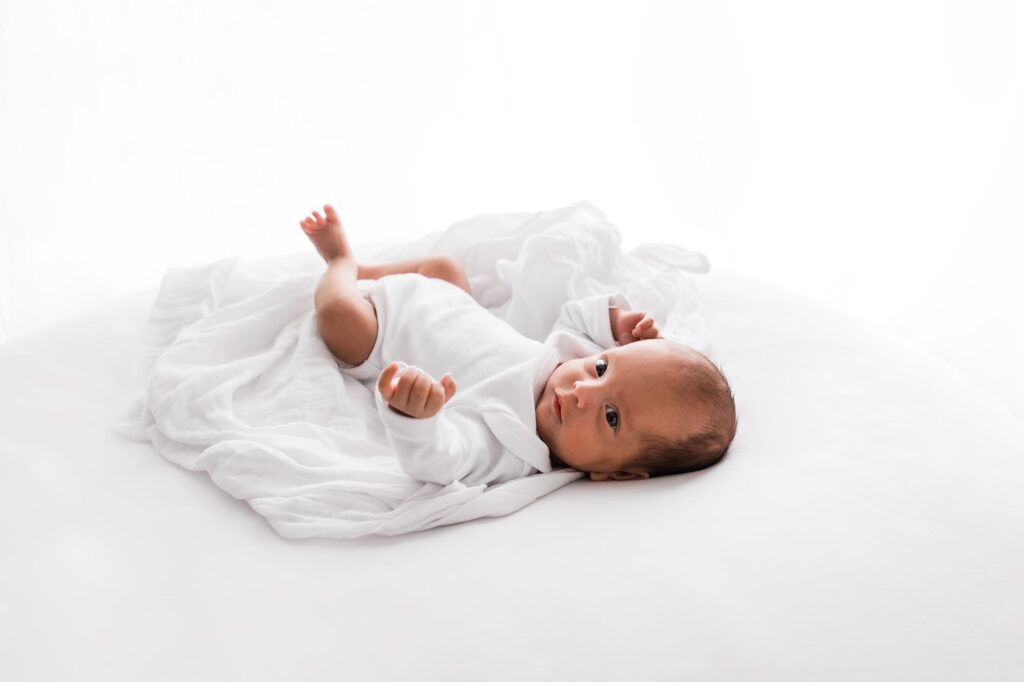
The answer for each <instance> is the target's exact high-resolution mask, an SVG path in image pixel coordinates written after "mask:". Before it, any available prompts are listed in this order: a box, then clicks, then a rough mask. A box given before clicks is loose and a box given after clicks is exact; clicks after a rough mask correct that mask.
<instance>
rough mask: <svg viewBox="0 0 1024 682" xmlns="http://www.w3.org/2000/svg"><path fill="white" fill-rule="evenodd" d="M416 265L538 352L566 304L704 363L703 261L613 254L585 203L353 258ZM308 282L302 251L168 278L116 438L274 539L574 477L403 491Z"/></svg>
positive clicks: (414, 525)
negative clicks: (631, 324) (636, 323)
mask: <svg viewBox="0 0 1024 682" xmlns="http://www.w3.org/2000/svg"><path fill="white" fill-rule="evenodd" d="M427 254H444V255H450V256H453V257H454V258H456V259H457V260H458V261H459V262H460V263H461V264H462V265H463V267H464V268H465V269H466V273H467V275H468V277H469V280H470V284H471V288H472V291H473V296H474V298H476V300H477V301H478V302H479V303H480V304H481V305H482V306H483V307H485V308H486V309H487V310H489V311H490V312H491V313H493V314H494V315H496V316H498V317H499V318H501V319H503V320H505V321H506V322H508V323H509V324H510V325H511V326H512V327H513V328H515V329H516V330H517V331H519V332H520V333H522V334H523V335H525V336H527V337H529V338H533V339H536V340H543V339H544V337H545V336H546V335H547V333H548V332H549V331H550V329H551V327H552V325H553V324H554V322H555V320H556V318H557V316H558V313H559V310H560V309H561V307H562V304H564V303H565V302H566V301H570V300H575V299H579V298H584V297H586V296H593V295H596V294H604V293H613V292H622V293H623V294H625V295H626V296H628V297H629V299H630V301H632V303H633V305H634V307H635V308H636V309H638V310H645V311H648V312H650V313H652V314H653V315H654V316H655V318H656V319H657V320H658V321H659V324H660V326H661V328H662V333H663V335H665V336H667V337H671V338H675V339H677V340H679V341H682V342H683V343H687V344H690V345H692V346H694V347H696V348H698V349H701V350H705V351H706V350H707V345H708V344H707V335H706V331H705V328H704V320H703V317H702V315H701V313H700V309H699V304H698V300H697V295H696V287H695V283H694V281H693V278H692V276H691V274H690V273H702V272H706V271H707V270H708V262H707V259H706V258H705V257H704V256H703V255H701V254H699V253H696V252H693V251H689V250H686V249H684V248H681V247H679V246H674V245H668V244H643V245H641V246H640V247H637V248H636V249H634V250H633V251H631V252H630V253H629V254H625V253H623V252H622V249H621V238H620V235H619V232H618V230H617V229H616V228H615V227H614V226H613V225H611V224H609V223H608V222H607V220H606V219H605V217H604V215H603V214H602V213H601V212H600V211H598V210H597V209H596V208H595V207H593V206H592V205H591V204H589V203H586V202H583V203H578V204H574V205H571V206H568V207H565V208H562V209H557V210H553V211H545V212H540V213H515V214H496V215H485V216H479V217H476V218H472V219H469V220H465V221H462V222H460V223H457V224H455V225H453V226H452V227H450V228H449V229H447V230H445V231H443V232H439V233H434V234H430V235H427V236H425V237H423V238H421V239H418V240H415V241H413V242H410V243H406V244H402V245H400V246H397V247H392V248H389V249H386V250H377V251H376V252H374V253H369V252H367V253H362V252H359V253H358V254H357V255H358V257H359V258H361V259H363V260H366V261H367V262H384V261H388V260H392V259H401V258H407V257H411V256H418V255H427ZM323 269H324V265H323V261H322V260H321V259H320V258H319V256H317V255H316V254H315V253H313V252H312V251H311V252H309V253H302V254H296V255H292V256H286V257H281V258H275V259H270V260H265V261H260V262H255V263H243V262H241V261H240V260H239V259H223V260H219V261H216V262H214V263H211V264H208V265H203V266H197V267H187V268H172V269H170V270H168V272H167V273H166V275H165V276H164V279H163V282H162V283H161V286H160V290H159V293H158V294H157V297H156V300H155V302H154V304H153V308H152V310H151V312H150V315H149V318H148V320H147V322H146V327H145V336H144V340H143V349H144V350H143V355H142V357H141V359H140V362H139V364H138V370H137V376H136V393H135V394H134V395H133V396H132V398H131V400H130V404H129V405H128V406H127V408H126V409H125V410H124V411H123V413H122V414H120V415H119V417H118V420H117V422H116V424H115V428H116V430H117V431H118V432H119V433H121V434H122V435H125V436H127V437H130V438H134V439H138V440H145V441H150V442H152V444H153V445H154V447H155V448H156V450H157V451H158V452H159V453H160V454H161V455H163V456H164V457H165V458H167V459H168V460H170V461H172V462H174V463H176V464H179V465H180V466H183V467H185V468H187V469H191V470H197V471H198V470H201V471H206V472H207V473H208V474H209V476H210V478H211V479H212V480H213V482H214V483H216V484H217V485H218V486H219V487H221V488H223V489H224V490H225V491H227V492H228V493H230V494H231V495H233V496H234V497H236V498H239V499H243V500H245V501H246V502H248V503H249V504H250V505H251V506H252V508H253V509H255V510H256V511H257V512H258V513H260V514H262V515H263V516H265V517H266V518H267V520H268V521H269V522H270V524H271V526H273V528H274V529H275V530H276V531H277V532H278V533H280V534H281V535H282V536H284V537H288V538H304V537H327V538H353V537H359V536H362V535H368V534H381V535H397V534H401V533H408V532H412V531H418V530H424V529H427V528H432V527H434V526H439V525H447V524H453V523H459V522H462V521H467V520H470V519H474V518H479V517H483V516H501V515H505V514H509V513H511V512H513V511H516V510H518V509H521V508H522V507H524V506H525V505H527V504H529V503H530V502H532V501H533V500H535V499H537V498H538V497H540V496H542V495H545V494H547V493H549V492H551V491H553V490H555V489H557V488H559V487H561V486H563V485H565V484H567V483H569V482H571V481H573V480H576V479H577V478H579V477H580V476H581V475H582V474H580V473H579V472H576V471H573V470H556V471H552V472H549V473H538V474H534V475H531V476H526V477H523V478H518V479H515V480H511V481H506V482H504V483H500V484H497V485H493V484H492V485H486V484H479V485H465V484H463V483H462V482H460V481H455V482H454V483H451V484H449V485H442V484H438V483H424V482H421V481H417V480H414V479H412V478H410V477H409V476H408V475H406V474H405V473H404V471H403V470H402V468H401V467H400V466H399V463H398V460H397V458H396V457H395V455H394V453H393V452H392V451H391V450H390V448H389V445H388V439H387V435H386V433H385V431H384V428H383V426H382V424H381V421H380V418H379V416H378V414H377V409H376V406H375V402H374V396H373V394H372V393H371V392H370V389H369V388H368V387H367V386H366V385H364V384H362V383H360V382H359V381H358V380H356V379H354V378H352V377H349V376H345V375H344V374H342V372H340V371H339V369H338V366H337V364H336V361H335V358H334V356H333V355H331V353H330V351H329V350H328V349H327V347H326V346H325V345H324V343H323V340H322V339H321V338H320V336H319V334H318V332H317V329H316V319H315V314H314V310H313V307H312V301H313V291H314V289H315V287H316V284H317V281H318V280H319V278H320V275H321V274H322V273H323Z"/></svg>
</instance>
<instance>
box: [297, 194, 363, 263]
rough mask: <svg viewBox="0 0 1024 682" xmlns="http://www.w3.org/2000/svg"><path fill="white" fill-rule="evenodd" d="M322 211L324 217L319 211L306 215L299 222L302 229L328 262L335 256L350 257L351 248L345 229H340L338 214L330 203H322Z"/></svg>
mask: <svg viewBox="0 0 1024 682" xmlns="http://www.w3.org/2000/svg"><path fill="white" fill-rule="evenodd" d="M324 213H325V214H327V217H326V218H325V217H324V216H322V215H320V213H319V211H313V215H312V216H306V218H305V219H304V220H302V221H301V222H300V223H299V225H301V226H302V231H303V232H305V233H306V236H307V237H309V240H310V241H311V242H313V246H315V247H316V250H317V251H318V252H320V255H321V256H323V259H324V260H325V261H327V262H328V263H330V262H331V261H332V260H334V259H335V258H351V257H352V249H351V248H350V247H349V245H348V240H347V239H346V238H345V231H344V230H342V229H341V221H340V220H339V219H338V214H337V213H335V211H334V208H333V207H332V206H331V205H330V204H324Z"/></svg>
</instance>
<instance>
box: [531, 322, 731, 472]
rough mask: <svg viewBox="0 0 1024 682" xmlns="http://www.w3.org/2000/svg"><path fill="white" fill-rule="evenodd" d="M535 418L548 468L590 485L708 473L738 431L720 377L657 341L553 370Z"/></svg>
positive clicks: (692, 354)
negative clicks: (581, 476) (567, 470)
mask: <svg viewBox="0 0 1024 682" xmlns="http://www.w3.org/2000/svg"><path fill="white" fill-rule="evenodd" d="M536 416H537V434H538V435H539V436H540V437H541V439H542V440H543V441H544V442H545V443H546V444H547V446H548V449H549V450H550V451H551V459H552V463H553V464H554V465H555V466H562V465H564V466H570V467H572V468H573V469H577V470H578V471H585V472H589V473H590V477H591V478H592V479H593V480H595V481H602V480H605V479H608V478H613V479H616V480H624V479H630V478H647V477H649V476H662V475H665V474H678V473H684V472H687V471H697V470H698V469H704V468H706V467H709V466H711V465H712V464H715V463H717V462H718V461H719V460H720V459H722V457H724V456H725V452H726V450H728V448H729V444H730V443H731V442H732V439H733V436H734V435H735V434H736V423H737V422H736V404H735V402H734V401H733V396H732V392H731V390H730V389H729V383H728V382H727V381H726V380H725V377H724V376H723V375H722V373H721V371H720V370H719V369H718V368H717V367H716V366H715V365H714V364H713V363H712V362H711V361H710V360H708V358H707V357H705V356H704V355H703V354H702V353H700V352H698V351H696V350H694V349H693V348H690V347H689V346H685V345H683V344H680V343H676V342H674V341H668V340H667V339H660V338H659V339H649V340H644V341H635V342H633V343H629V344H626V345H625V346H617V347H615V348H610V349H608V350H606V351H604V352H602V353H598V354H597V355H591V356H589V357H585V358H577V359H575V360H569V361H567V362H563V363H561V364H559V365H558V367H556V368H555V371H554V372H552V373H551V376H550V377H548V380H547V384H546V385H545V386H544V391H543V393H541V396H540V399H539V400H538V401H537V407H536Z"/></svg>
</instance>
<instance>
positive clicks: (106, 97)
mask: <svg viewBox="0 0 1024 682" xmlns="http://www.w3.org/2000/svg"><path fill="white" fill-rule="evenodd" d="M1022 86H1024V6H1022V4H1021V3H1019V2H983V1H982V2H977V1H968V0H956V1H950V2H945V3H937V2H925V1H920V2H913V1H910V0H885V1H884V2H871V1H861V2H848V3H821V2H813V1H811V2H773V3H761V2H755V1H750V2H739V1H735V2H705V1H701V2H689V3H686V2H642V1H637V0H632V1H631V2H629V3H626V2H620V3H607V2H604V3H602V2H594V1H593V0H590V1H587V2H583V1H556V0H544V1H543V2H541V1H536V2H526V1H522V0H517V1H514V2H513V1H509V2H496V1H481V2H469V1H466V2H452V1H438V0H432V1H431V2H413V1H411V0H406V1H390V2H370V1H365V0H364V1H359V2H322V3H313V2H296V1H295V0H287V1H282V2H272V3H271V2H263V3H252V2H241V1H230V2H229V1H221V2H215V1H212V0H203V1H202V2H200V1H187V0H180V1H177V2H142V1H140V2H112V1H110V0H104V1H100V0H97V1H93V2H88V3H81V2H73V1H71V0H63V1H47V0H21V1H17V0H0V342H3V341H5V340H9V339H12V338H16V337H19V336H22V335H24V334H26V333H28V332H30V331H33V330H35V329H37V328H39V327H40V326H42V325H45V324H47V323H49V322H51V321H53V320H55V319H58V318H61V317H64V316H66V315H69V314H72V313H74V312H76V311H78V310H81V309H85V308H88V307H90V306H93V305H96V304H98V303H101V302H104V301H106V300H108V299H111V298H114V297H117V296H120V295H123V294H126V293H130V292H134V291H137V290H140V289H143V288H148V287H152V286H155V285H156V284H157V283H158V282H159V280H160V277H161V276H162V274H163V271H164V269H165V268H167V267H168V266H172V265H183V264H191V263H200V262H207V261H210V260H214V259H216V258H220V257H224V256H236V255H237V256H242V257H246V258H259V257H264V256H269V255H274V254H280V253H289V252H294V251H298V250H301V249H307V248H310V246H309V245H308V243H307V242H306V239H305V237H304V236H303V235H302V233H301V232H300V230H299V227H298V220H299V218H300V217H301V216H302V215H303V214H304V213H305V212H306V211H308V210H311V209H312V208H315V207H319V206H320V205H322V204H323V203H324V202H327V201H330V202H333V203H334V204H335V206H337V207H338V208H339V209H340V211H341V214H342V218H343V221H344V222H345V224H346V226H347V229H348V230H349V233H350V235H351V238H352V240H353V241H356V242H359V241H370V240H376V239H378V238H381V237H388V238H402V237H409V236H414V235H419V234H422V233H424V232H427V231H432V230H437V229H441V228H443V227H446V226H447V225H449V224H451V223H452V222H455V221H457V220H460V219H462V218H465V217H469V216H471V215H475V214H479V213H488V212H496V211H512V210H515V211H520V210H542V209H549V208H554V207H557V206H562V205H565V204H568V203H571V202H574V201H578V200H581V199H586V200H589V201H591V202H593V203H594V204H595V205H597V206H598V207H599V208H601V209H602V210H604V211H605V212H606V213H607V215H608V216H609V218H610V219H611V220H612V222H614V223H615V224H617V225H618V226H619V227H620V228H621V229H622V231H623V234H624V239H625V244H626V246H627V247H629V246H632V245H635V244H637V243H640V242H643V241H650V240H656V241H673V242H676V243H681V244H684V245H686V246H689V247H692V248H696V249H699V250H702V251H704V252H705V253H707V254H708V255H709V257H710V258H711V261H712V264H713V266H719V267H724V268H728V269H732V270H740V271H743V272H746V273H748V274H752V275H755V276H758V277H762V278H764V279H768V280H772V281H774V282H778V283H780V284H783V285H785V286H787V287H789V288H791V289H793V290H796V291H800V292H803V293H805V294H807V295H809V296H813V297H815V298H818V299H822V300H825V301H828V302H830V303H833V304H835V305H836V306H839V307H842V308H844V309H846V310H847V311H849V312H851V313H853V314H855V315H858V316H860V317H863V318H865V319H866V320H868V321H870V322H871V323H874V324H877V325H879V326H881V327H883V328H885V329H887V330H890V331H891V333H893V334H899V335H903V336H908V337H910V338H911V339H914V340H917V341H919V342H922V343H924V344H926V345H927V346H928V347H929V348H930V349H931V351H932V352H934V353H936V354H938V355H940V356H942V357H945V358H946V359H947V360H949V361H950V362H952V363H953V364H954V365H956V366H957V367H959V368H960V369H961V370H962V371H964V372H967V373H969V374H971V375H973V376H974V377H975V378H976V380H977V381H978V382H979V383H981V384H982V385H983V386H985V387H986V388H988V389H989V390H990V391H992V392H993V393H994V394H995V395H997V396H998V397H1000V398H1001V399H1002V400H1003V401H1004V402H1005V404H1006V405H1007V406H1009V407H1010V408H1011V409H1013V410H1015V411H1017V412H1018V414H1021V415H1024V360H1022V359H1021V357H1020V355H1021V349H1024V314H1022V313H1024V275H1022V274H1021V272H1022V271H1024V87H1022ZM69 342H73V340H69Z"/></svg>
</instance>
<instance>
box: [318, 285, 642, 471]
mask: <svg viewBox="0 0 1024 682" xmlns="http://www.w3.org/2000/svg"><path fill="white" fill-rule="evenodd" d="M358 286H359V288H360V290H361V291H362V292H363V295H364V296H366V298H367V299H368V300H369V301H370V302H371V303H372V304H373V306H374V308H375V309H376V311H377V325H378V328H377V340H376V341H375V342H374V345H373V350H372V351H371V352H370V356H369V357H368V358H367V359H366V361H365V362H363V363H362V364H360V365H357V366H355V367H353V366H350V365H346V364H345V363H343V362H341V361H340V360H339V361H338V365H339V366H340V368H341V371H342V372H344V373H346V374H348V375H350V376H352V377H354V378H356V379H358V380H359V381H360V382H362V383H363V384H364V385H365V386H366V387H367V388H368V389H369V390H370V391H371V392H372V393H373V394H374V396H376V401H377V412H378V414H379V415H380V418H381V421H383V423H384V426H385V428H386V430H387V434H388V440H389V442H390V443H391V446H392V448H393V449H394V451H395V453H396V454H397V456H398V458H399V462H400V464H401V466H402V469H403V470H404V471H405V473H406V474H408V475H409V476H410V477H412V478H415V479H417V480H420V481H429V482H432V483H440V484H443V485H447V484H449V483H452V482H453V481H461V482H463V483H464V484H466V485H477V484H481V483H486V484H495V483H503V482H505V481H510V480H512V479H515V478H521V477H523V476H529V475H530V474H534V473H537V472H548V471H551V457H550V452H549V450H548V448H547V446H546V445H545V444H544V441H542V440H541V439H540V437H539V436H538V435H537V422H536V415H535V412H534V408H535V405H536V403H537V399H538V398H539V397H540V394H541V392H542V391H543V389H544V385H545V384H546V382H547V379H548V377H549V376H550V375H551V372H552V371H554V369H555V367H556V366H557V365H558V364H559V363H560V362H563V361H565V360H570V359H574V358H579V357H585V356H587V355H591V354H593V353H598V352H600V351H601V350H605V349H607V348H611V347H613V346H615V345H616V343H615V340H614V338H613V336H612V331H611V326H610V324H609V320H608V307H609V305H615V306H617V307H619V308H622V309H624V310H629V309H630V306H629V302H628V300H627V299H626V298H625V297H624V296H623V295H621V294H612V295H608V294H600V295H597V296H591V297H588V298H584V299H580V300H577V301H569V302H568V303H566V304H565V305H564V306H563V307H562V310H561V314H560V315H559V318H558V321H557V322H556V324H555V327H554V330H553V331H552V332H551V334H549V335H548V337H547V339H546V340H545V342H544V343H540V342H539V341H535V340H533V339H530V338H527V337H526V336H523V335H522V334H520V333H519V332H518V331H516V330H515V329H513V328H512V327H511V326H510V325H509V324H508V323H506V322H505V321H504V320H502V319H500V318H498V317H497V316H495V315H494V314H492V313H491V312H490V311H489V310H487V309H486V308H484V307H483V306H481V305H480V304H479V303H477V302H476V301H475V300H474V299H473V298H472V297H471V296H470V295H469V294H467V293H466V292H465V291H463V290H462V289H460V288H458V287H456V286H454V285H453V284H450V283H448V282H446V281H444V280H440V279H433V278H428V277H423V276H422V275H418V274H402V275H388V276H386V277H382V278H381V279H378V280H360V281H359V283H358ZM393 361H400V362H404V363H406V364H407V365H411V366H415V367H418V368H420V369H422V370H423V371H425V372H427V373H428V374H430V375H431V376H432V377H434V378H435V379H438V378H440V377H441V375H443V374H444V373H445V372H450V373H451V375H452V376H453V377H454V379H455V382H456V384H457V385H458V390H457V391H456V393H455V396H453V397H452V399H451V400H449V401H448V402H447V403H446V404H445V406H444V407H443V408H442V409H441V411H440V412H438V413H437V414H436V415H434V416H433V417H430V418H428V419H414V418H412V417H406V416H405V415H401V414H398V413H396V412H394V411H393V410H391V409H390V408H389V407H388V405H387V403H386V402H384V399H383V398H382V397H381V395H380V392H379V391H378V390H377V385H376V384H377V378H378V376H379V374H380V372H381V370H382V369H383V368H384V367H385V366H386V365H387V364H388V363H390V362H393Z"/></svg>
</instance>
